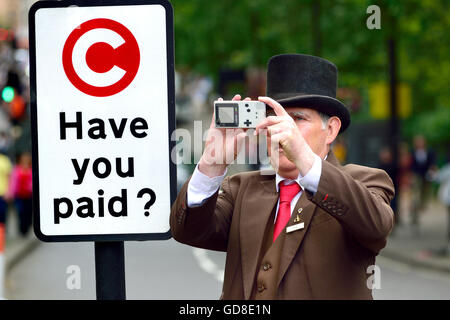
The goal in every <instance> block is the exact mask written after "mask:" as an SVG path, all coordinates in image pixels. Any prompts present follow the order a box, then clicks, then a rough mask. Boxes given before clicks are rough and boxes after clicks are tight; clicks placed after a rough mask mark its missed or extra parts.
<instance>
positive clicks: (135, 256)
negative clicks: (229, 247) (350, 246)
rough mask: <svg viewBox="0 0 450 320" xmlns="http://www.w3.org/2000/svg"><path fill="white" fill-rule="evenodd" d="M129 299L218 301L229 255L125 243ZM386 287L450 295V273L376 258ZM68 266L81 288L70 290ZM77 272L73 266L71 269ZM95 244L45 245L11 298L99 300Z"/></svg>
mask: <svg viewBox="0 0 450 320" xmlns="http://www.w3.org/2000/svg"><path fill="white" fill-rule="evenodd" d="M125 255H126V256H125V259H126V279H127V298H128V299H213V300H214V299H217V298H218V297H219V296H220V292H221V278H222V276H223V271H222V270H223V266H224V261H225V257H224V254H223V253H219V252H211V251H204V250H199V249H193V248H191V247H187V246H184V245H181V244H179V243H177V242H175V241H174V240H169V241H152V242H127V243H126V244H125ZM377 265H378V266H379V267H380V271H381V277H380V280H381V282H380V283H381V289H377V290H374V297H375V299H450V274H443V273H437V272H431V271H426V270H421V269H417V268H412V267H409V266H407V265H405V264H402V263H398V262H395V261H392V260H389V259H386V258H383V257H379V258H378V259H377ZM69 266H78V267H79V270H80V274H81V277H80V279H81V282H80V283H81V289H73V290H69V289H68V288H67V285H66V282H67V279H68V278H69V277H70V276H71V274H68V273H67V270H68V267H69ZM72 270H73V269H72ZM94 283H95V278H94V246H93V244H92V243H42V244H41V245H40V246H39V247H38V248H37V249H35V250H34V251H33V252H32V253H30V254H29V256H27V257H26V258H25V259H24V260H22V262H21V263H20V264H18V265H17V266H16V267H15V268H14V269H13V270H12V271H11V273H10V274H9V276H8V279H7V292H6V297H7V298H9V299H95V285H94Z"/></svg>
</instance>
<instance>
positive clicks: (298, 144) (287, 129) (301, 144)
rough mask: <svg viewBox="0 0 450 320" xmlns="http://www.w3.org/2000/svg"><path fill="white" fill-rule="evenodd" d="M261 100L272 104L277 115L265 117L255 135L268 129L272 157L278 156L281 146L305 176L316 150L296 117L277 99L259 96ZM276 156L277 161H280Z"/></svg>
mask: <svg viewBox="0 0 450 320" xmlns="http://www.w3.org/2000/svg"><path fill="white" fill-rule="evenodd" d="M258 100H259V101H262V102H264V103H265V104H267V105H268V106H270V107H271V108H272V109H273V110H274V112H275V114H276V116H269V117H267V118H266V119H264V120H263V121H262V122H261V123H260V124H259V125H258V126H256V129H255V133H254V134H255V135H257V134H259V133H260V131H261V130H263V129H266V130H267V136H268V139H269V140H270V141H268V146H270V148H271V151H272V153H271V158H272V159H274V158H273V157H278V155H279V154H278V149H279V148H281V149H282V151H283V152H284V154H285V156H286V157H287V158H288V159H289V160H290V161H291V162H293V163H294V164H295V166H296V167H297V168H298V170H299V172H300V175H302V176H305V175H306V174H307V173H308V171H309V170H310V169H311V168H312V165H313V163H314V152H313V151H312V150H311V148H310V147H309V145H308V143H307V142H306V141H305V139H304V138H303V135H302V134H301V132H300V130H299V128H298V127H297V124H296V123H295V121H294V119H292V117H291V116H290V115H289V114H288V113H287V112H286V110H285V109H284V108H283V107H282V106H281V105H280V104H279V103H278V102H276V101H275V100H273V99H271V98H269V97H259V98H258ZM276 159H277V158H275V163H278V162H277V160H276Z"/></svg>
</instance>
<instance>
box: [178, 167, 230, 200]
mask: <svg viewBox="0 0 450 320" xmlns="http://www.w3.org/2000/svg"><path fill="white" fill-rule="evenodd" d="M226 174H227V170H226V169H225V173H224V174H223V175H221V176H217V177H212V178H210V177H208V176H207V175H205V174H203V173H201V172H200V170H198V165H197V166H196V167H195V170H194V173H193V174H192V177H191V180H189V185H188V189H187V196H186V197H187V201H186V202H187V206H188V207H196V206H200V205H202V204H203V202H205V200H206V199H208V198H209V197H211V196H212V195H213V194H214V193H216V192H217V190H218V189H219V187H220V185H221V184H222V181H223V179H225V175H226Z"/></svg>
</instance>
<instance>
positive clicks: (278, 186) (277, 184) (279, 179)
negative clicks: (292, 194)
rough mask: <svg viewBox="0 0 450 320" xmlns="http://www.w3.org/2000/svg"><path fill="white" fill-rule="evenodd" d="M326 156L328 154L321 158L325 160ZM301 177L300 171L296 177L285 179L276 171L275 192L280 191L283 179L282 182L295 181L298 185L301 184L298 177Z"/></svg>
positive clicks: (290, 182)
mask: <svg viewBox="0 0 450 320" xmlns="http://www.w3.org/2000/svg"><path fill="white" fill-rule="evenodd" d="M327 157H328V154H327V155H326V156H325V158H324V159H323V160H327ZM301 178H303V177H302V175H301V174H300V173H299V174H298V176H297V178H296V179H294V180H292V179H286V178H284V177H282V176H280V175H279V174H278V172H277V173H276V175H275V188H277V192H279V191H280V190H279V189H280V182H281V181H284V180H285V182H284V183H285V184H292V183H294V182H297V184H298V185H299V186H301V184H300V179H301Z"/></svg>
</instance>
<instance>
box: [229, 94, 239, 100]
mask: <svg viewBox="0 0 450 320" xmlns="http://www.w3.org/2000/svg"><path fill="white" fill-rule="evenodd" d="M231 100H232V101H237V100H241V95H240V94H236V95H235V96H234V97H233V99H231Z"/></svg>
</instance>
